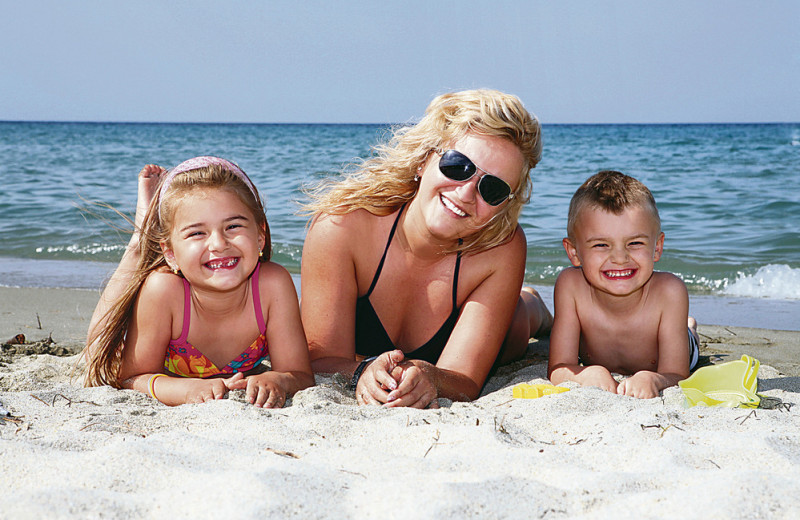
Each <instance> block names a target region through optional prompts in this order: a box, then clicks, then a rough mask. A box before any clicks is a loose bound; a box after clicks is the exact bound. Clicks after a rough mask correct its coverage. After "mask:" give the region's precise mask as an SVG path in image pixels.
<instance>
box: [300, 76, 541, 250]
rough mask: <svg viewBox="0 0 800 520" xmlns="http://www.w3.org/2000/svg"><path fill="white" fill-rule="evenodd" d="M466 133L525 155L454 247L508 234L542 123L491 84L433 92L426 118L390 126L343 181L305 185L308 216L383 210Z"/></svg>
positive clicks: (478, 246)
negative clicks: (482, 222)
mask: <svg viewBox="0 0 800 520" xmlns="http://www.w3.org/2000/svg"><path fill="white" fill-rule="evenodd" d="M467 133H473V134H478V135H484V136H490V137H500V138H503V139H507V140H508V141H510V142H511V143H513V144H514V145H516V146H517V148H519V150H520V152H522V155H523V157H524V162H523V166H522V171H521V172H520V182H519V185H518V186H517V188H516V189H515V191H514V197H513V198H512V199H511V200H509V201H508V202H506V203H505V204H503V206H502V208H501V209H500V211H499V213H498V214H497V215H495V217H494V218H492V220H491V221H490V222H489V224H488V225H486V226H484V227H483V228H481V229H480V230H478V231H477V232H476V233H474V234H472V235H470V236H468V237H465V238H464V240H463V243H462V244H461V245H460V246H458V247H457V248H456V249H455V250H460V251H463V252H470V253H477V252H480V251H485V250H487V249H491V248H492V247H495V246H497V245H500V244H502V243H504V242H506V241H507V240H509V239H510V238H511V236H512V235H513V234H514V231H515V229H516V227H517V222H518V220H519V214H520V212H521V211H522V206H523V205H524V204H525V203H527V202H528V201H529V200H530V195H531V177H530V169H531V168H533V167H535V166H536V164H537V163H538V162H539V160H540V159H541V156H542V139H541V127H540V125H539V121H538V120H537V119H536V117H535V116H533V115H532V114H530V113H529V112H528V111H527V110H526V109H525V107H524V106H523V105H522V102H521V101H520V100H519V98H517V97H516V96H513V95H509V94H504V93H502V92H498V91H496V90H485V89H482V90H465V91H461V92H453V93H449V94H443V95H441V96H438V97H436V98H435V99H434V100H433V101H432V102H431V104H430V105H428V108H427V110H426V111H425V116H424V117H423V118H422V120H420V122H419V123H417V124H416V125H413V126H405V127H400V128H397V129H395V130H394V132H393V135H392V137H391V139H390V140H389V141H388V142H387V143H385V144H381V145H378V146H376V147H375V148H374V152H375V154H374V156H373V157H372V158H370V159H367V160H364V161H363V162H361V163H360V164H359V165H358V166H357V168H356V170H355V171H353V172H351V173H349V174H348V175H346V176H345V177H344V178H343V179H329V180H327V181H323V182H322V183H320V184H318V185H317V186H316V187H313V188H311V189H307V190H306V193H307V194H308V195H309V197H310V198H311V202H310V203H308V204H306V205H305V206H304V207H305V210H306V213H307V214H308V215H312V216H313V217H317V216H319V215H322V214H334V215H341V214H346V213H350V212H352V211H355V210H357V209H365V210H367V211H369V212H370V213H372V214H375V215H388V214H390V213H393V212H394V211H396V210H397V209H398V208H399V207H400V206H402V205H403V204H405V203H407V202H408V201H410V200H411V199H413V198H414V195H416V193H417V188H418V186H419V184H418V183H417V182H415V179H414V176H415V175H416V173H417V169H418V168H419V167H420V165H422V164H423V163H424V162H425V160H426V159H427V157H428V155H429V154H430V153H431V151H432V150H434V149H437V148H441V147H443V146H446V145H448V144H450V143H454V142H456V141H458V140H459V139H461V138H462V137H464V136H465V135H466V134H467Z"/></svg>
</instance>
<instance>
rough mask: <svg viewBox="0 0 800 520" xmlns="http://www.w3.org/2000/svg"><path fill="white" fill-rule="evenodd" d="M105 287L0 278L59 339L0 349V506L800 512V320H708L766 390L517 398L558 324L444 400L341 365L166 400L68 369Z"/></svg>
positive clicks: (681, 514) (291, 511) (639, 514)
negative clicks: (345, 372) (384, 397)
mask: <svg viewBox="0 0 800 520" xmlns="http://www.w3.org/2000/svg"><path fill="white" fill-rule="evenodd" d="M96 298H97V293H96V292H91V291H83V292H82V291H69V290H62V291H59V290H51V289H41V290H33V289H8V288H0V340H5V339H8V338H10V337H11V336H13V335H14V334H17V333H20V332H21V333H24V334H25V335H26V336H27V337H28V339H29V341H33V340H40V342H39V343H38V346H39V349H38V351H39V352H53V353H57V354H60V355H51V354H36V353H31V352H33V351H35V350H36V349H35V348H34V345H26V346H23V347H20V346H15V347H3V348H2V352H1V353H0V403H2V406H3V408H4V410H5V411H7V412H8V413H9V414H10V416H7V417H4V418H0V481H1V482H2V484H0V518H190V517H191V518H198V517H199V518H208V517H212V516H220V515H223V516H225V517H229V516H230V517H236V518H285V517H291V518H386V519H388V518H465V517H467V518H470V517H475V518H608V517H614V518H637V519H639V518H798V517H800V414H799V412H800V406H793V405H794V404H795V403H799V402H800V355H799V354H800V332H786V331H775V330H767V329H751V328H741V327H720V326H708V325H702V324H701V326H700V329H699V330H700V334H701V339H702V349H701V354H702V356H703V361H704V362H706V363H709V362H711V363H719V362H724V361H729V360H733V359H738V357H739V356H740V355H741V354H742V353H748V354H750V355H752V356H754V357H756V358H758V359H760V360H761V361H762V366H761V370H760V373H759V388H760V392H761V393H762V394H763V395H766V396H770V397H774V398H777V399H780V400H781V401H782V402H783V405H782V406H780V407H778V408H776V409H771V410H766V409H758V410H746V409H735V408H734V409H725V408H700V407H695V408H687V407H686V406H685V403H684V399H683V395H682V393H681V391H680V390H679V389H678V388H677V387H676V388H670V389H667V390H665V391H664V393H663V396H662V397H660V398H656V399H650V400H637V399H633V398H628V397H623V396H616V395H612V394H610V393H607V392H603V391H601V390H599V389H594V388H578V387H575V386H574V385H571V386H570V385H568V386H569V387H570V391H568V392H566V393H563V394H559V395H553V396H546V397H542V398H540V399H532V400H523V399H513V398H512V397H511V388H512V386H513V385H514V384H516V383H520V382H529V383H544V382H546V379H545V378H546V353H547V342H546V341H540V342H532V343H531V346H530V348H529V353H528V356H527V358H526V359H525V360H524V361H521V362H518V363H515V364H513V365H511V366H508V367H504V368H502V369H501V370H500V371H499V372H498V373H497V374H496V375H495V376H494V377H492V378H491V379H490V380H489V381H488V383H487V385H486V388H485V390H484V392H483V393H482V395H481V396H480V398H479V399H477V400H476V401H474V402H472V403H452V402H450V401H447V400H440V405H441V406H442V408H441V409H439V410H409V409H382V408H377V407H359V406H356V405H355V401H354V399H353V395H352V392H348V391H347V390H346V389H345V387H344V384H343V381H342V380H340V379H339V378H337V377H335V376H334V377H328V376H317V386H315V387H313V388H310V389H307V390H304V391H302V392H299V393H298V394H296V395H295V396H294V398H293V399H291V400H290V401H289V402H288V403H287V407H285V408H283V409H280V410H261V409H256V408H254V407H252V406H250V405H248V404H246V403H245V402H244V401H243V395H242V393H241V392H233V393H231V394H230V396H229V398H228V399H224V400H220V401H216V402H213V403H207V404H202V405H183V406H179V407H173V408H170V407H167V406H164V405H162V404H160V403H157V402H155V401H154V400H152V399H151V398H149V397H148V396H146V395H143V394H140V393H137V392H134V391H128V390H114V389H111V388H108V387H103V388H83V387H81V386H80V384H79V382H78V381H77V380H75V379H73V378H71V372H72V368H73V367H74V366H75V365H76V363H77V362H78V356H77V355H76V354H75V353H77V352H78V350H79V348H80V345H81V343H82V340H83V335H84V334H85V329H86V325H87V323H88V319H89V316H90V315H91V311H92V309H93V307H94V303H95V301H96ZM34 309H35V310H34ZM36 313H38V314H39V317H38V319H37V318H36ZM40 323H41V328H40V327H39V324H40ZM51 332H52V338H53V340H54V341H55V343H54V344H50V343H49V341H48V340H47V338H49V336H50V333H51ZM41 340H45V341H41ZM59 349H60V350H59ZM4 410H0V415H3V414H4V413H5V411H4Z"/></svg>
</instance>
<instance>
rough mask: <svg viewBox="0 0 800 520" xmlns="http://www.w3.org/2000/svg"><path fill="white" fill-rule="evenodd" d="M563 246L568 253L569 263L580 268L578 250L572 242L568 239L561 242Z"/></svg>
mask: <svg viewBox="0 0 800 520" xmlns="http://www.w3.org/2000/svg"><path fill="white" fill-rule="evenodd" d="M561 244H562V245H563V246H564V251H566V252H567V256H568V257H569V261H570V262H572V265H574V266H575V267H580V266H581V259H580V258H578V250H577V249H576V248H575V246H574V245H573V244H572V240H570V239H569V237H567V238H565V239H564V240H562V241H561Z"/></svg>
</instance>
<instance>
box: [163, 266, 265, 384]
mask: <svg viewBox="0 0 800 520" xmlns="http://www.w3.org/2000/svg"><path fill="white" fill-rule="evenodd" d="M260 267H261V264H260V263H258V264H257V265H256V269H255V271H253V274H252V275H251V276H250V280H251V286H252V292H253V307H254V309H255V313H256V321H257V322H258V330H260V331H261V335H260V336H258V338H256V340H255V341H254V342H253V344H252V345H250V346H249V347H247V348H246V349H245V350H244V352H242V353H241V354H239V356H237V357H236V359H234V360H233V361H231V362H230V363H228V364H227V365H225V366H224V367H222V368H221V369H220V368H217V366H216V365H214V363H213V362H212V361H211V360H210V359H208V358H207V357H206V356H205V355H204V354H203V353H202V352H200V351H199V350H197V349H196V348H194V347H193V346H192V345H191V344H190V343H189V342H188V341H187V338H188V336H189V322H190V320H191V314H192V297H191V288H190V286H189V282H187V281H186V279H185V278H184V280H183V294H184V300H183V330H182V331H181V336H180V337H179V338H178V339H173V340H170V342H169V346H168V347H167V354H166V357H165V358H164V369H165V370H166V371H167V372H168V373H171V374H174V375H176V376H182V377H212V376H216V375H220V374H224V375H232V374H235V373H237V372H247V371H248V370H252V369H253V368H255V367H257V366H258V365H259V364H261V362H262V361H263V360H264V359H266V358H267V356H268V355H269V348H268V347H267V337H266V331H267V326H266V324H265V323H264V315H263V314H262V312H261V298H260V292H259V290H258V271H259V268H260Z"/></svg>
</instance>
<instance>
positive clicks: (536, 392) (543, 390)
mask: <svg viewBox="0 0 800 520" xmlns="http://www.w3.org/2000/svg"><path fill="white" fill-rule="evenodd" d="M568 391H569V388H564V387H561V386H554V385H545V384H538V385H529V384H528V383H520V384H518V385H516V386H514V388H513V389H512V391H511V392H512V395H513V396H514V397H515V398H517V399H536V398H537V397H542V396H543V395H552V394H560V393H562V392H568Z"/></svg>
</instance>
